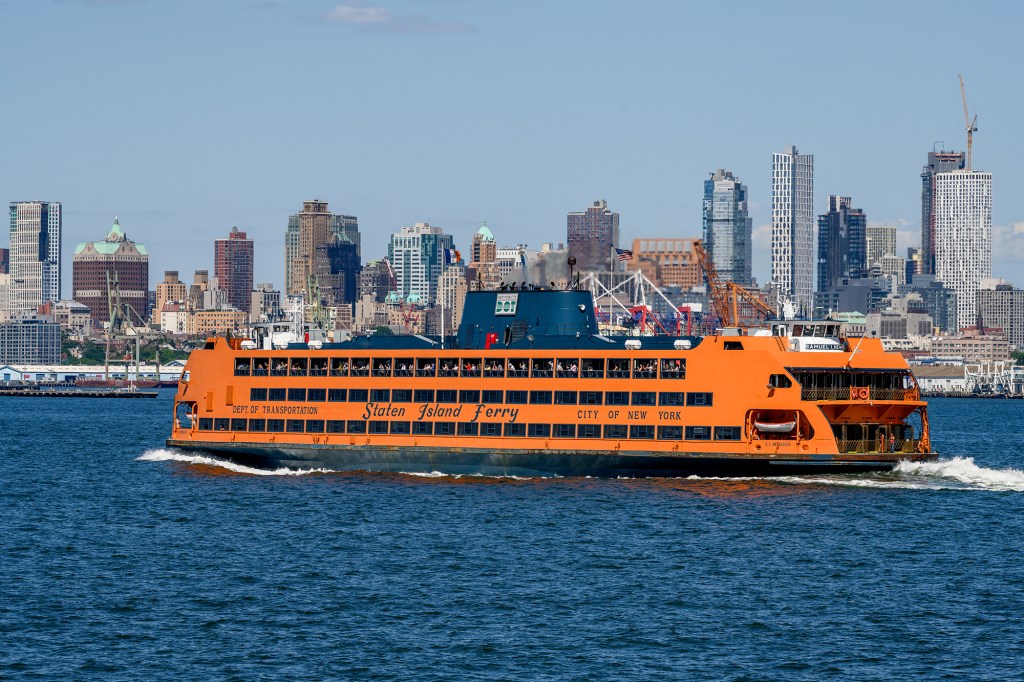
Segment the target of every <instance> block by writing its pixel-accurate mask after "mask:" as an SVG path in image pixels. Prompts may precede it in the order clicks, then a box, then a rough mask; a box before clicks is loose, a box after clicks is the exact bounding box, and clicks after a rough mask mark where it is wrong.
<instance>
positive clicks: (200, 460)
mask: <svg viewBox="0 0 1024 682" xmlns="http://www.w3.org/2000/svg"><path fill="white" fill-rule="evenodd" d="M135 460H136V461H138V462H185V463H186V464H205V465H206V466H212V467H219V468H221V469H227V470H228V471H234V472H235V473H237V474H248V475H250V476H305V475H307V474H329V473H333V472H332V470H331V469H288V468H286V467H282V468H280V469H273V470H270V469H257V468H255V467H247V466H244V465H242V464H236V463H235V462H231V461H228V460H223V459H217V458H216V457H209V456H205V455H194V454H189V453H184V452H179V451H176V450H165V449H163V448H160V449H157V450H147V451H146V452H144V453H143V454H141V455H140V456H138V457H136V458H135Z"/></svg>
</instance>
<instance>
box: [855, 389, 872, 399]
mask: <svg viewBox="0 0 1024 682" xmlns="http://www.w3.org/2000/svg"><path fill="white" fill-rule="evenodd" d="M870 395H871V394H870V393H869V392H868V389H866V388H861V389H860V390H858V391H857V397H858V398H860V399H861V400H867V399H868V397H870Z"/></svg>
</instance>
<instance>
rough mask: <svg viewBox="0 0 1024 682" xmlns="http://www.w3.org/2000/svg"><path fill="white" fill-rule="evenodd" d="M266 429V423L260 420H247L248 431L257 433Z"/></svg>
mask: <svg viewBox="0 0 1024 682" xmlns="http://www.w3.org/2000/svg"><path fill="white" fill-rule="evenodd" d="M266 428H267V423H266V422H265V421H263V420H262V419H250V420H249V430H250V431H255V432H257V433H258V432H260V431H263V430H265V429H266Z"/></svg>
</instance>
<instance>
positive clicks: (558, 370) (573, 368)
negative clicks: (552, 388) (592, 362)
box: [555, 358, 580, 379]
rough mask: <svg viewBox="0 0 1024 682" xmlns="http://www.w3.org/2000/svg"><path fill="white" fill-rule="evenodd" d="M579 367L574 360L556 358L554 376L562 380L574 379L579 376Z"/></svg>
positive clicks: (577, 362)
mask: <svg viewBox="0 0 1024 682" xmlns="http://www.w3.org/2000/svg"><path fill="white" fill-rule="evenodd" d="M579 372H580V365H579V360H577V359H576V358H558V362H556V363H555V376H557V377H559V378H562V379H575V378H576V377H577V376H579Z"/></svg>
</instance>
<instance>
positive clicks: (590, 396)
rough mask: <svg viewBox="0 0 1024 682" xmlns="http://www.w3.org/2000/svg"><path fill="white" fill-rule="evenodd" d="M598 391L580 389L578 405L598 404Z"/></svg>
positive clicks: (599, 402)
mask: <svg viewBox="0 0 1024 682" xmlns="http://www.w3.org/2000/svg"><path fill="white" fill-rule="evenodd" d="M601 397H602V396H601V393H600V391H580V405H600V404H601Z"/></svg>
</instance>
